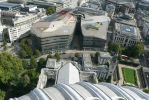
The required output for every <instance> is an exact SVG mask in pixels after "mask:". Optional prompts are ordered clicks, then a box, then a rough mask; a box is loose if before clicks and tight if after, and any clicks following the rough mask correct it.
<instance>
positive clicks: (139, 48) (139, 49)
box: [132, 42, 144, 57]
mask: <svg viewBox="0 0 149 100" xmlns="http://www.w3.org/2000/svg"><path fill="white" fill-rule="evenodd" d="M143 52H144V45H143V43H142V42H138V43H136V44H135V45H134V47H133V48H132V56H133V57H139V56H140V55H141V54H143Z"/></svg>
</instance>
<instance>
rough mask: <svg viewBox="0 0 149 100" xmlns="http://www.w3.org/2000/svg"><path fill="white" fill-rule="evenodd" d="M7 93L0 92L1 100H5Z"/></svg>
mask: <svg viewBox="0 0 149 100" xmlns="http://www.w3.org/2000/svg"><path fill="white" fill-rule="evenodd" d="M4 98H5V92H4V91H1V90H0V100H4Z"/></svg>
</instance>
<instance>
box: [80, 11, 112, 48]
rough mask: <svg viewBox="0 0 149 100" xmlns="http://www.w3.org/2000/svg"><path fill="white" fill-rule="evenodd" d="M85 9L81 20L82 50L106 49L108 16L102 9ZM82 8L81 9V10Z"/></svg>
mask: <svg viewBox="0 0 149 100" xmlns="http://www.w3.org/2000/svg"><path fill="white" fill-rule="evenodd" d="M83 10H84V11H85V13H83V14H84V16H83V17H82V20H81V30H82V35H83V49H84V50H106V47H107V31H108V27H109V23H110V18H109V17H108V16H107V13H106V12H104V11H102V10H101V11H99V12H98V11H97V12H96V11H91V10H89V9H83ZM83 10H82V11H83Z"/></svg>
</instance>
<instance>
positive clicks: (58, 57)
mask: <svg viewBox="0 0 149 100" xmlns="http://www.w3.org/2000/svg"><path fill="white" fill-rule="evenodd" d="M54 57H55V58H56V60H57V61H59V60H60V59H61V57H60V54H59V53H55V55H54Z"/></svg>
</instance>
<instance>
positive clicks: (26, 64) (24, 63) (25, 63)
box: [22, 60, 29, 68]
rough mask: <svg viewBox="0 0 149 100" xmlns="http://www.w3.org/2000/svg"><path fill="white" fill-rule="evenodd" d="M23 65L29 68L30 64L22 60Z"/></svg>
mask: <svg viewBox="0 0 149 100" xmlns="http://www.w3.org/2000/svg"><path fill="white" fill-rule="evenodd" d="M22 65H23V67H24V68H27V67H28V66H29V64H28V61H26V60H22Z"/></svg>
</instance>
